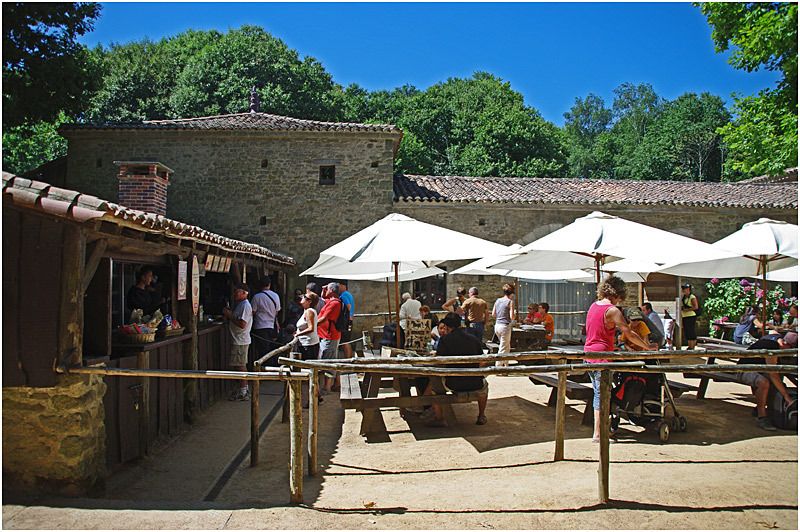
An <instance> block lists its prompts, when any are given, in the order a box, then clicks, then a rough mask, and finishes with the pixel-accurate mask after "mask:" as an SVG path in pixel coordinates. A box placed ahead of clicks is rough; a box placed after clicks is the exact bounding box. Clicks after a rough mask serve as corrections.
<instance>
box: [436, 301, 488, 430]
mask: <svg viewBox="0 0 800 532" xmlns="http://www.w3.org/2000/svg"><path fill="white" fill-rule="evenodd" d="M439 335H440V340H439V346H438V347H437V349H436V356H459V355H482V354H483V349H482V348H481V342H480V340H478V339H477V338H476V337H475V336H474V335H472V334H469V333H468V332H466V331H465V330H464V329H462V328H461V316H459V315H458V314H456V313H455V312H448V313H447V315H446V316H445V317H444V318H442V319H441V320H440V321H439ZM450 367H454V366H450ZM458 367H464V368H477V367H480V364H463V365H460V366H458ZM444 385H445V387H446V388H447V389H448V390H449V391H452V392H456V393H457V392H475V391H479V390H483V389H484V388H485V387H486V381H485V380H484V378H483V377H478V376H475V377H445V378H444ZM425 395H435V392H434V389H433V380H431V381H429V382H428V386H427V388H426V390H425ZM487 399H488V393H485V394H481V395H480V396H479V397H478V420H477V421H476V422H475V424H476V425H485V424H486V416H485V415H484V412H485V411H486V401H487ZM429 412H432V413H433V414H432V415H431V416H430V418H429V420H428V425H431V426H434V427H446V426H447V422H446V421H445V420H444V416H443V415H442V407H441V405H438V404H433V405H431V409H430V410H429Z"/></svg>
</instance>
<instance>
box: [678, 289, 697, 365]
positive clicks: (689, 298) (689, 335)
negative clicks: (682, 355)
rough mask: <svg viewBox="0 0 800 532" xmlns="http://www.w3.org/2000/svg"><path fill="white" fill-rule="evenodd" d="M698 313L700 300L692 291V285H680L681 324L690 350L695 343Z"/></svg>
mask: <svg viewBox="0 0 800 532" xmlns="http://www.w3.org/2000/svg"><path fill="white" fill-rule="evenodd" d="M699 315H700V302H699V301H698V300H697V296H696V295H694V294H693V293H692V285H690V284H689V283H684V284H683V285H681V326H682V327H683V338H684V340H686V343H687V344H689V347H688V349H689V350H692V349H694V348H695V346H696V345H697V316H699Z"/></svg>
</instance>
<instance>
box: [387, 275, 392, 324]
mask: <svg viewBox="0 0 800 532" xmlns="http://www.w3.org/2000/svg"><path fill="white" fill-rule="evenodd" d="M386 308H387V309H389V323H391V322H393V321H394V317H393V316H392V296H391V292H390V289H389V278H388V277H387V278H386Z"/></svg>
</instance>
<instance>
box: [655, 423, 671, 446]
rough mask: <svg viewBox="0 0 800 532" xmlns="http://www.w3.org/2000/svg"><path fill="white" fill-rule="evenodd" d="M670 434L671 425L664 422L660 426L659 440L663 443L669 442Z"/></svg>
mask: <svg viewBox="0 0 800 532" xmlns="http://www.w3.org/2000/svg"><path fill="white" fill-rule="evenodd" d="M669 432H670V430H669V423H667V422H666V421H662V422H661V423H659V424H658V439H659V440H661V443H667V441H669Z"/></svg>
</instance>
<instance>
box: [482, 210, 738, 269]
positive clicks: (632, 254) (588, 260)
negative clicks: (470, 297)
mask: <svg viewBox="0 0 800 532" xmlns="http://www.w3.org/2000/svg"><path fill="white" fill-rule="evenodd" d="M730 256H733V254H732V253H730V252H725V251H722V250H721V249H719V248H716V247H713V246H711V245H710V244H706V243H705V242H701V241H699V240H694V239H692V238H688V237H685V236H681V235H677V234H675V233H670V232H669V231H664V230H663V229H657V228H655V227H650V226H648V225H644V224H640V223H637V222H632V221H630V220H626V219H624V218H619V217H617V216H611V215H608V214H605V213H602V212H599V211H595V212H593V213H591V214H589V215H587V216H584V217H582V218H577V219H576V220H575V221H574V222H572V223H571V224H569V225H567V226H565V227H562V228H561V229H558V230H556V231H553V232H552V233H550V234H548V235H545V236H543V237H542V238H540V239H538V240H535V241H533V242H531V243H530V244H528V245H526V246H524V247H523V248H522V249H521V250H519V255H517V256H516V257H513V258H511V259H507V260H505V261H502V262H498V263H496V264H492V265H490V267H491V268H508V269H527V270H564V269H592V270H594V272H595V280H596V281H597V282H598V283H599V282H600V272H601V269H602V268H601V267H602V266H603V264H604V263H606V261H607V260H608V259H612V260H613V259H634V260H635V261H637V263H636V264H634V266H632V268H633V267H637V266H639V262H645V261H647V262H653V263H657V264H666V263H674V262H675V259H676V257H686V258H689V257H702V260H712V259H719V258H723V257H730ZM605 269H607V270H609V271H614V267H613V266H612V263H611V262H608V263H607V264H606V268H605ZM616 271H618V272H622V271H626V270H623V269H622V268H621V267H620V266H619V265H617V266H616ZM627 271H629V272H639V271H640V270H637V269H630V270H627Z"/></svg>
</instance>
